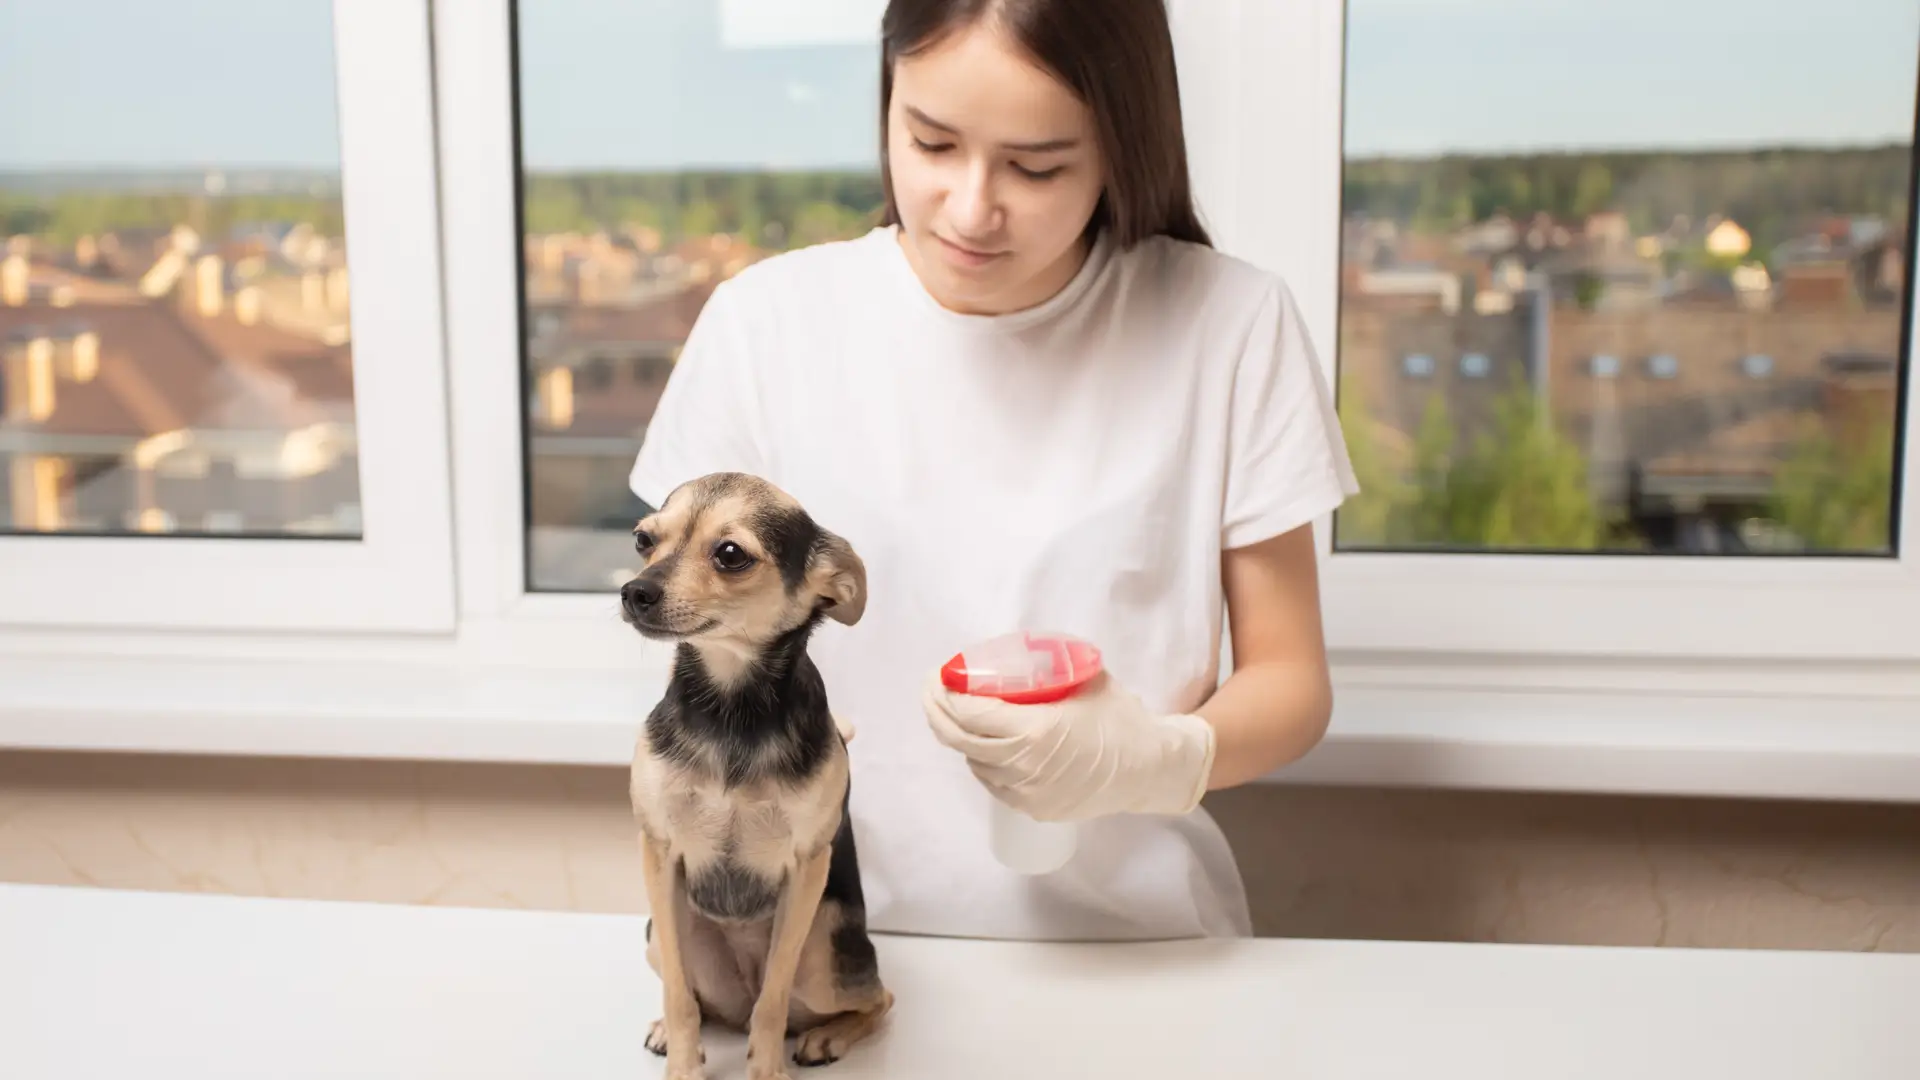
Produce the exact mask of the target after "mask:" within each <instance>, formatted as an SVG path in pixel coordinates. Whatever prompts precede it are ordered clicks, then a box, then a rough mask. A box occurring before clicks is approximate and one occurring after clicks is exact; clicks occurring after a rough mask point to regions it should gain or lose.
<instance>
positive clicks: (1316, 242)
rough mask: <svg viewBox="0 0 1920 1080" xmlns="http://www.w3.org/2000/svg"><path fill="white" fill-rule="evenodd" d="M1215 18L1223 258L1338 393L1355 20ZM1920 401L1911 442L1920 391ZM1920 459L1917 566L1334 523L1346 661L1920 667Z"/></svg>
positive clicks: (1919, 440) (1205, 90) (1230, 13)
mask: <svg viewBox="0 0 1920 1080" xmlns="http://www.w3.org/2000/svg"><path fill="white" fill-rule="evenodd" d="M1360 2H1365V0H1360ZM1185 3H1186V4H1187V5H1188V7H1189V9H1190V10H1191V9H1193V8H1194V7H1195V4H1196V0H1185ZM1209 7H1210V10H1208V11H1207V12H1206V13H1205V14H1204V15H1202V16H1201V17H1203V18H1205V19H1207V20H1209V21H1210V23H1211V25H1210V27H1209V28H1208V29H1209V32H1210V34H1211V35H1212V37H1213V39H1214V40H1215V41H1217V42H1221V43H1226V44H1227V47H1228V48H1229V49H1230V50H1231V54H1230V55H1228V56H1225V57H1220V58H1218V62H1216V63H1212V64H1200V65H1186V66H1183V68H1182V71H1181V75H1182V81H1183V85H1182V89H1183V91H1185V90H1187V89H1188V85H1187V84H1188V81H1189V80H1193V81H1194V83H1196V84H1197V89H1198V90H1199V93H1200V95H1201V96H1202V97H1210V98H1217V99H1219V100H1218V101H1214V102H1208V103H1207V104H1209V105H1210V106H1216V107H1217V106H1218V105H1220V104H1224V105H1225V106H1226V107H1227V108H1228V109H1229V110H1231V112H1232V115H1233V119H1232V120H1229V121H1227V122H1226V123H1227V124H1228V125H1230V127H1231V129H1232V134H1233V135H1234V136H1235V137H1231V138H1222V137H1220V136H1217V135H1216V136H1215V137H1214V139H1213V142H1214V143H1215V149H1216V152H1217V153H1219V154H1221V155H1224V156H1226V157H1229V158H1231V159H1232V160H1230V161H1227V162H1213V163H1212V164H1213V165H1214V166H1215V167H1216V168H1220V169H1221V170H1222V172H1220V173H1218V174H1216V175H1214V176H1213V177H1212V178H1211V179H1212V185H1211V187H1209V188H1205V189H1203V192H1202V196H1203V199H1204V198H1206V197H1207V196H1211V197H1212V199H1213V203H1214V206H1215V207H1216V211H1215V213H1214V214H1213V217H1214V219H1215V221H1216V222H1217V223H1218V224H1219V226H1220V228H1219V232H1220V234H1221V240H1222V243H1221V246H1222V247H1223V248H1225V249H1227V250H1229V251H1232V252H1234V253H1235V254H1239V255H1241V256H1243V257H1245V258H1247V259H1248V260H1250V261H1252V262H1254V263H1257V264H1259V265H1261V266H1263V267H1266V268H1268V269H1270V270H1274V271H1276V272H1278V273H1279V274H1281V275H1282V276H1283V277H1284V278H1285V279H1286V280H1287V282H1288V283H1289V285H1290V287H1291V288H1292V290H1293V292H1294V293H1295V295H1296V296H1297V298H1298V300H1299V302H1300V305H1301V307H1302V310H1303V313H1304V316H1305V318H1306V322H1307V326H1308V330H1309V333H1310V335H1311V337H1312V339H1313V341H1314V342H1315V343H1316V344H1318V346H1319V350H1320V351H1319V359H1320V362H1321V364H1322V365H1323V367H1324V369H1325V371H1326V373H1327V375H1328V379H1329V385H1335V382H1334V373H1335V370H1336V366H1337V362H1338V357H1337V356H1336V355H1335V354H1336V348H1335V343H1336V342H1338V340H1339V324H1338V310H1339V277H1338V273H1339V270H1338V267H1339V242H1340V224H1339V223H1340V210H1341V201H1340V191H1341V146H1342V141H1343V139H1342V133H1343V129H1342V117H1343V113H1344V105H1345V99H1344V71H1345V68H1344V61H1345V52H1344V50H1345V38H1346V33H1345V29H1346V27H1345V21H1346V5H1345V3H1344V2H1343V0H1294V2H1290V3H1282V4H1275V3H1268V2H1265V0H1225V2H1220V3H1212V2H1211V0H1209ZM1194 13H1195V14H1198V12H1197V11H1195V12H1194ZM1196 104H1198V103H1196ZM1189 111H1190V112H1191V111H1192V109H1191V108H1190V109H1189ZM1916 173H1917V174H1920V170H1916ZM1916 180H1920V175H1917V176H1916ZM1907 287H1908V289H1909V290H1910V291H1911V290H1912V289H1913V288H1914V287H1915V283H1914V282H1912V281H1909V282H1908V283H1907ZM1913 307H1914V305H1912V303H1911V301H1910V303H1909V316H1910V317H1911V315H1912V310H1913ZM1910 337H1911V334H1910ZM1908 363H1909V366H1910V367H1911V361H1908ZM1906 383H1907V385H1906V387H1905V390H1906V394H1905V400H1904V402H1903V403H1902V408H1903V409H1904V412H1905V422H1906V424H1907V425H1908V427H1907V430H1908V431H1909V432H1910V433H1911V432H1913V430H1914V429H1913V425H1914V422H1915V418H1916V416H1920V406H1916V404H1915V399H1916V396H1920V391H1917V390H1916V388H1917V387H1920V378H1916V377H1912V376H1909V377H1908V378H1907V380H1906ZM1904 445H1905V467H1904V469H1903V470H1902V471H1901V475H1902V479H1903V481H1904V486H1905V497H1903V498H1902V499H1901V502H1900V511H1901V512H1900V521H1899V524H1898V532H1897V534H1898V535H1899V536H1900V537H1901V538H1903V541H1904V542H1903V543H1902V545H1901V548H1902V550H1901V553H1900V555H1899V557H1897V558H1886V559H1880V558H1851V557H1772V556H1768V557H1753V558H1745V557H1724V556H1712V557H1707V556H1701V557H1677V556H1676V557H1663V556H1645V557H1642V556H1618V555H1592V556H1588V555H1578V556H1568V555H1510V554H1466V553H1458V554H1456V553H1445V554H1437V553H1436V554H1394V553H1382V552H1346V551H1336V550H1334V548H1333V546H1332V538H1331V528H1330V521H1322V522H1320V523H1319V527H1318V529H1317V532H1318V537H1319V550H1320V557H1321V559H1322V560H1323V569H1322V582H1323V587H1324V590H1325V608H1326V617H1325V618H1326V633H1327V638H1328V644H1329V646H1330V647H1331V648H1333V649H1335V650H1337V651H1342V652H1349V653H1363V654H1380V653H1388V654H1391V653H1414V654H1435V653H1442V654H1477V655H1479V656H1482V657H1489V658H1535V659H1537V658H1541V657H1553V656H1560V657H1583V658H1587V659H1609V660H1618V659H1622V658H1639V659H1642V660H1648V661H1659V662H1663V663H1668V662H1672V661H1675V660H1679V659H1682V658H1689V659H1698V660H1710V661H1768V662H1782V661H1792V662H1799V663H1807V662H1819V661H1839V662H1847V663H1860V662H1872V661H1912V660H1916V659H1920V487H1917V486H1920V437H1913V436H1912V435H1911V434H1910V435H1909V437H1908V438H1907V439H1906V440H1905V444H1904Z"/></svg>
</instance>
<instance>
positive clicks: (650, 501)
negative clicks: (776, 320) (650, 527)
mask: <svg viewBox="0 0 1920 1080" xmlns="http://www.w3.org/2000/svg"><path fill="white" fill-rule="evenodd" d="M730 285H731V282H728V283H723V284H721V285H720V287H719V288H717V289H715V290H714V292H713V295H712V296H710V297H708V298H707V303H706V304H705V306H703V307H702V308H701V310H700V314H699V315H698V316H697V317H696V318H695V320H694V324H693V329H692V330H690V331H689V332H688V334H687V340H686V342H685V344H684V345H682V346H681V349H680V359H679V360H678V361H677V362H676V363H675V364H674V365H673V371H672V373H671V374H669V375H668V376H667V385H666V386H665V387H664V388H663V389H662V391H661V393H660V401H659V404H658V405H657V406H655V408H654V412H653V417H652V418H651V419H650V420H649V421H648V422H647V430H646V434H645V436H644V437H643V438H642V440H641V445H640V452H639V454H638V455H636V456H635V458H634V462H633V469H632V471H631V472H630V473H629V474H628V477H627V486H628V487H629V488H631V489H632V490H633V493H634V494H635V495H637V496H639V497H640V500H641V501H642V502H645V503H646V504H647V505H648V506H653V507H658V506H659V505H660V504H661V503H663V502H665V501H666V498H667V495H668V493H669V492H671V491H672V490H673V489H674V488H676V487H678V486H680V485H681V484H683V483H685V482H687V481H688V480H692V479H695V478H696V477H700V476H704V475H706V474H707V473H710V472H748V473H754V474H756V475H762V476H764V475H766V471H767V459H766V452H765V445H764V443H763V439H762V431H763V428H762V425H761V422H760V418H761V413H760V387H759V382H760V380H759V379H758V378H756V372H755V371H754V370H753V367H752V357H753V351H752V350H751V349H750V348H748V347H747V345H746V341H747V337H748V335H747V332H746V327H745V326H744V325H742V323H741V316H740V313H739V306H738V302H737V297H736V296H735V295H734V292H733V291H731V290H730V288H729V286H730Z"/></svg>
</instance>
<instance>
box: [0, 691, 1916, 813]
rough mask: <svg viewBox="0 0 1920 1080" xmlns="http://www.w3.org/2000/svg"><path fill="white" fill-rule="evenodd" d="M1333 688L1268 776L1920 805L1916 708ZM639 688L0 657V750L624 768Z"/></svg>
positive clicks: (1690, 695) (1684, 696)
mask: <svg viewBox="0 0 1920 1080" xmlns="http://www.w3.org/2000/svg"><path fill="white" fill-rule="evenodd" d="M654 678H656V679H657V676H655V677H654ZM1340 681H1342V682H1343V683H1345V684H1346V685H1343V686H1341V688H1340V690H1339V692H1338V696H1337V700H1338V705H1337V707H1336V715H1335V718H1334V723H1333V727H1332V730H1331V731H1330V732H1329V733H1328V735H1327V738H1326V739H1325V741H1324V742H1323V743H1322V744H1321V746H1320V747H1319V748H1317V749H1316V750H1315V751H1314V752H1313V753H1312V754H1311V755H1309V756H1308V757H1307V758H1306V759H1305V760H1303V761H1301V762H1299V763H1298V764H1296V765H1294V766H1292V767H1290V768H1287V769H1283V770H1281V771H1280V772H1278V773H1276V774H1274V775H1273V776H1271V777H1269V778H1268V779H1269V780H1271V781H1273V782H1280V783H1312V784H1343V785H1345V784H1353V785H1385V786H1411V787H1430V788H1452V789H1467V790H1475V789H1485V790H1532V791H1554V792H1581V793H1619V794H1638V795H1687V796H1710V797H1759V798H1791V799H1835V800H1865V801H1887V802H1920V700H1916V699H1914V698H1912V697H1906V696H1901V695H1895V694H1889V695H1886V696H1881V697H1854V698H1836V697H1831V696H1816V695H1814V694H1811V693H1794V694H1786V693H1782V694H1770V695H1767V696H1757V695H1754V694H1750V693H1749V694H1734V693H1728V692H1724V691H1721V692H1703V691H1695V692H1682V691H1674V692H1668V693H1658V694H1654V693H1646V692H1623V691H1604V690H1584V691H1578V692H1575V691H1568V690H1554V689H1524V690H1489V689H1485V688H1463V687H1446V686H1383V685H1354V684H1353V683H1352V681H1351V680H1345V679H1342V680H1340ZM648 683H649V677H648V676H647V675H645V674H644V673H643V674H640V675H636V674H634V673H632V672H626V673H614V672H608V671H603V670H600V671H596V670H572V671H539V670H524V669H519V670H517V669H512V668H483V667H475V666H471V665H453V664H446V663H434V662H418V663H388V664H369V663H362V662H353V661H346V660H339V661H330V660H311V661H297V660H285V659H274V660H252V661H249V660H210V659H198V658H195V659H187V658H168V657H138V658H127V657H120V658H99V657H47V656H38V657H36V656H4V657H0V746H5V747H13V748H32V749H49V750H86V751H122V752H150V753H194V754H221V755H250V756H293V757H361V758H403V759H422V760H451V761H473V762H512V763H529V764H570V765H602V766H625V765H626V764H627V762H628V761H629V760H630V756H631V753H632V749H633V743H634V736H635V733H636V731H637V729H638V725H639V724H640V722H641V720H642V718H643V717H644V716H645V715H646V712H647V710H648V708H649V707H650V706H651V704H652V701H653V698H654V696H655V695H656V694H657V689H653V688H650V687H649V685H648ZM654 685H655V687H657V682H655V684H654Z"/></svg>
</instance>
